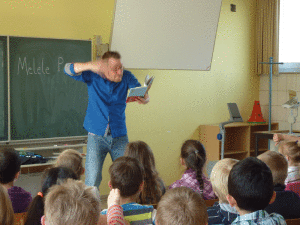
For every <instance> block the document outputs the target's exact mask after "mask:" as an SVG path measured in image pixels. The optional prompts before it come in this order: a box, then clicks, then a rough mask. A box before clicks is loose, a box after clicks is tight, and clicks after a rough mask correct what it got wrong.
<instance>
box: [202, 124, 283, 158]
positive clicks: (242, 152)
mask: <svg viewBox="0 0 300 225" xmlns="http://www.w3.org/2000/svg"><path fill="white" fill-rule="evenodd" d="M271 129H272V130H278V123H272V126H271ZM267 130H268V124H267V123H265V124H253V123H247V122H243V123H240V122H236V123H231V124H227V125H225V146H224V157H225V158H234V159H239V160H241V159H244V158H246V157H248V156H253V155H254V149H255V135H254V133H253V132H257V131H267ZM198 131H199V140H200V142H201V143H202V144H203V145H204V147H205V149H206V154H207V158H208V160H209V161H215V160H220V159H221V141H219V140H218V139H217V135H218V133H220V128H219V124H213V125H200V126H199V127H198ZM259 147H260V149H259V152H260V153H262V152H264V151H266V150H267V148H268V140H267V139H261V140H259Z"/></svg>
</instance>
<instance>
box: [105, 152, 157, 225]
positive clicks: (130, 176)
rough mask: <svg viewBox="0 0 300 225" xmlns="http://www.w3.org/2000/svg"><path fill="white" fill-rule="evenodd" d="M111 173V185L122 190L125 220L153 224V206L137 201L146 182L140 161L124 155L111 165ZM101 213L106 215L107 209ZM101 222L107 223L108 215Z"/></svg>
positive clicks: (121, 198) (112, 187)
mask: <svg viewBox="0 0 300 225" xmlns="http://www.w3.org/2000/svg"><path fill="white" fill-rule="evenodd" d="M109 174H110V181H109V183H108V184H109V187H110V188H111V189H116V188H117V189H119V190H120V204H121V206H122V208H123V214H124V217H125V220H127V221H129V222H130V224H152V222H153V221H154V219H155V218H154V217H155V213H153V212H155V210H154V209H153V206H151V205H150V206H148V205H140V204H137V203H136V201H137V200H138V198H139V195H140V193H141V191H142V190H143V183H144V171H143V167H142V165H141V164H140V162H139V161H138V160H137V159H135V158H131V157H127V156H122V157H120V158H118V159H116V160H115V161H114V162H113V164H112V165H111V166H110V168H109ZM101 214H102V215H106V214H107V209H105V210H103V211H102V212H101ZM152 216H153V218H152ZM100 222H101V224H104V223H106V217H101V218H100Z"/></svg>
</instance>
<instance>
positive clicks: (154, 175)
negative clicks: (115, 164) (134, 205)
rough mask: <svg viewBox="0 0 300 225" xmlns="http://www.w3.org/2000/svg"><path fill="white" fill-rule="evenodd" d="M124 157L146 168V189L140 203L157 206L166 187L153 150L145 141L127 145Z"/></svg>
mask: <svg viewBox="0 0 300 225" xmlns="http://www.w3.org/2000/svg"><path fill="white" fill-rule="evenodd" d="M124 156H129V157H133V158H136V159H137V160H139V161H140V163H141V165H142V166H143V167H144V168H143V169H144V172H145V174H144V180H145V181H144V188H143V190H142V193H141V195H140V197H139V200H138V203H140V204H157V203H158V202H159V200H160V198H161V196H162V195H163V194H164V193H165V192H166V187H165V184H164V182H163V180H162V179H161V178H160V177H159V176H158V172H157V170H156V168H155V159H154V155H153V152H152V150H151V148H150V147H149V146H148V145H147V144H146V143H145V142H143V141H134V142H130V143H128V144H127V147H126V150H125V152H124Z"/></svg>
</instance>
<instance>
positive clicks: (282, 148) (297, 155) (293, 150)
mask: <svg viewBox="0 0 300 225" xmlns="http://www.w3.org/2000/svg"><path fill="white" fill-rule="evenodd" d="M278 151H279V152H280V153H281V154H283V155H285V156H288V157H289V158H290V160H291V162H292V163H294V164H296V165H297V164H300V147H299V145H298V142H295V141H282V142H280V144H279V147H278Z"/></svg>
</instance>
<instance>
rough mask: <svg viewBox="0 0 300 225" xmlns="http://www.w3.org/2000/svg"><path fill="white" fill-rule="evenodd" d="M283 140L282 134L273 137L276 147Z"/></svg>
mask: <svg viewBox="0 0 300 225" xmlns="http://www.w3.org/2000/svg"><path fill="white" fill-rule="evenodd" d="M281 140H283V135H282V134H274V135H273V141H274V142H275V145H278V144H279V142H280V141H281Z"/></svg>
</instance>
